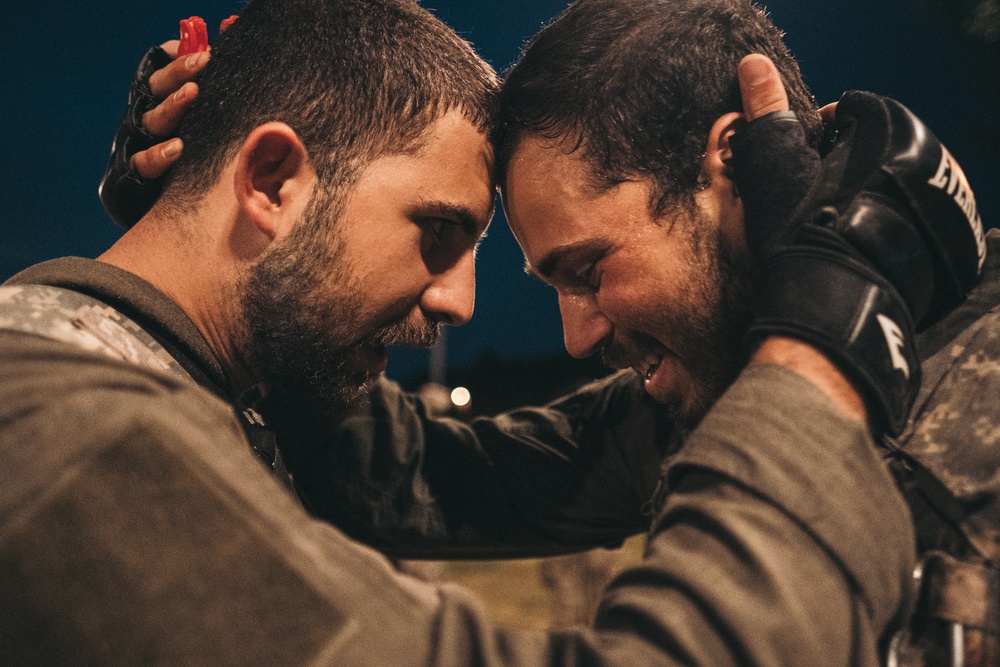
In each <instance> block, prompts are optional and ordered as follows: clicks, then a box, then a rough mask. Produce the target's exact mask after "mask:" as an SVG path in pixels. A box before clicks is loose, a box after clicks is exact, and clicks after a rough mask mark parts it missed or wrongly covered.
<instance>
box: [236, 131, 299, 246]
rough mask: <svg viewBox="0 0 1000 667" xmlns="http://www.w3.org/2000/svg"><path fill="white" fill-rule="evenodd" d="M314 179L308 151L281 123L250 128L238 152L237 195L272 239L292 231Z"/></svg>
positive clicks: (246, 210)
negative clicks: (250, 130) (251, 129)
mask: <svg viewBox="0 0 1000 667" xmlns="http://www.w3.org/2000/svg"><path fill="white" fill-rule="evenodd" d="M315 180H316V172H315V171H314V170H313V168H312V164H311V163H310V161H309V153H308V152H307V151H306V148H305V146H304V145H303V144H302V141H301V140H300V139H299V136H298V135H297V134H296V133H295V130H293V129H292V128H290V127H289V126H288V125H285V124H284V123H278V122H271V123H265V124H264V125H260V126H258V127H256V128H254V129H253V131H252V132H251V133H250V135H249V136H248V137H247V138H246V140H245V141H244V142H243V145H242V146H241V147H240V152H239V155H238V156H237V158H236V173H235V175H234V187H235V193H236V200H237V201H238V202H239V206H240V208H241V209H242V211H243V213H244V214H245V215H246V217H247V218H248V219H249V221H250V222H251V224H253V225H254V226H255V227H256V228H257V230H258V231H259V232H260V233H262V234H264V235H266V236H267V237H268V238H269V239H271V240H274V239H275V238H279V237H282V236H284V235H286V234H287V233H288V232H289V231H291V228H292V226H293V225H294V224H295V221H296V220H298V219H299V216H300V215H301V213H302V211H303V210H305V206H306V204H308V202H309V200H310V198H311V197H312V191H313V186H314V184H315Z"/></svg>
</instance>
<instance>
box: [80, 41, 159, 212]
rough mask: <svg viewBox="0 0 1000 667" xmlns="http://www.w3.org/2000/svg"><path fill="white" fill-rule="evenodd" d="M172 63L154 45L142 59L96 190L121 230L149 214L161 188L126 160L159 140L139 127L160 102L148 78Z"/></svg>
mask: <svg viewBox="0 0 1000 667" xmlns="http://www.w3.org/2000/svg"><path fill="white" fill-rule="evenodd" d="M172 60H173V59H172V58H171V57H170V55H169V54H168V53H167V52H166V51H164V50H163V49H161V48H160V47H158V46H154V47H153V48H151V49H150V50H149V51H147V52H146V55H145V56H143V58H142V62H140V63H139V69H137V70H136V72H135V77H134V78H133V79H132V86H131V88H130V89H129V94H128V107H127V108H126V109H125V116H124V117H123V118H122V120H121V123H119V125H118V132H117V133H116V134H115V140H114V143H113V144H112V145H111V155H110V157H109V158H108V164H107V166H106V167H105V169H104V177H103V178H102V179H101V184H100V186H99V187H98V190H97V192H98V195H99V196H100V198H101V204H103V205H104V210H106V211H107V212H108V215H110V216H111V219H112V220H114V221H115V222H116V223H118V225H120V226H121V227H124V228H125V229H128V228H130V227H131V226H132V225H134V224H135V223H136V222H137V221H138V220H139V219H140V218H141V217H142V216H144V215H145V214H146V213H147V212H148V211H149V209H150V208H151V207H152V205H153V203H154V202H155V201H156V200H157V198H159V196H160V193H161V191H162V189H163V179H161V178H157V179H150V180H146V179H144V178H142V177H140V176H139V175H138V174H136V173H135V172H134V171H132V168H131V166H130V161H131V159H132V156H133V155H135V154H136V153H138V152H139V151H143V150H146V149H147V148H149V147H150V146H153V145H155V144H157V143H159V142H160V141H161V139H160V138H157V137H154V136H152V135H151V134H149V133H148V132H146V130H145V129H144V128H143V126H142V116H143V114H145V113H146V112H147V111H149V110H151V109H153V107H155V106H156V105H157V104H159V102H160V101H161V100H159V99H157V98H155V97H153V93H152V92H151V91H150V89H149V77H150V76H151V75H152V74H153V72H155V71H156V70H158V69H162V68H163V67H166V66H167V65H169V64H170V62H171V61H172Z"/></svg>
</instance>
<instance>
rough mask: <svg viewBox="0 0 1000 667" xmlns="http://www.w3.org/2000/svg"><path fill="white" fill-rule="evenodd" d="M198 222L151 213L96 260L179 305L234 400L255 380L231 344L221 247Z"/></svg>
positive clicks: (232, 291)
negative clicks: (193, 235)
mask: <svg viewBox="0 0 1000 667" xmlns="http://www.w3.org/2000/svg"><path fill="white" fill-rule="evenodd" d="M199 222H200V221H198V220H197V219H195V218H193V217H192V218H187V219H178V218H170V219H165V218H163V217H160V216H158V215H156V213H155V209H154V211H153V212H151V213H150V214H149V215H147V216H146V217H144V218H143V219H142V220H140V221H139V222H137V223H136V225H135V226H134V227H132V229H130V230H129V231H128V232H126V233H125V234H124V235H123V236H122V237H121V238H120V239H119V240H118V242H116V243H115V244H114V245H113V246H111V248H109V249H108V250H107V251H106V252H104V253H103V254H102V255H100V256H99V257H98V258H97V260H98V261H100V262H104V263H106V264H110V265H112V266H116V267H118V268H120V269H123V270H125V271H129V272H131V273H133V274H135V275H137V276H139V277H140V278H142V279H143V280H145V281H146V282H148V283H150V284H151V285H153V286H154V287H156V288H157V289H158V290H160V291H161V292H163V293H164V294H165V295H167V296H168V297H169V298H170V299H172V300H173V301H174V302H175V303H176V304H177V305H178V306H180V308H181V309H182V310H183V311H184V312H185V314H187V316H188V317H189V318H190V319H191V321H192V322H193V323H194V325H195V326H196V327H197V328H198V330H199V331H200V332H201V335H202V337H203V338H204V339H205V342H206V343H207V345H208V346H209V348H210V349H211V350H212V353H213V354H214V355H215V357H216V358H217V359H218V361H219V364H220V365H221V366H222V369H223V371H224V373H225V375H226V379H227V382H228V384H229V387H228V390H229V392H230V394H231V395H232V396H234V397H236V396H239V395H240V394H241V393H242V392H243V391H245V390H246V389H247V388H248V387H250V386H252V385H253V384H254V383H255V382H256V380H254V379H252V375H251V374H250V373H249V371H248V370H247V369H246V367H245V366H244V364H242V363H241V361H240V359H239V356H238V355H237V354H236V352H235V346H234V344H233V342H234V337H235V336H234V332H235V326H236V324H237V322H238V302H239V300H238V298H237V289H236V279H235V271H234V270H233V262H232V261H231V260H230V258H229V257H228V256H224V253H223V252H220V248H225V247H226V246H225V245H224V244H223V243H224V242H222V241H220V239H217V238H213V236H212V234H210V233H208V232H205V231H204V230H205V229H207V227H205V226H203V225H200V224H199ZM182 230H183V231H182ZM188 230H202V231H200V232H194V234H197V236H199V237H201V238H197V239H192V238H191V236H192V234H189V233H187V231H188ZM181 237H183V238H181Z"/></svg>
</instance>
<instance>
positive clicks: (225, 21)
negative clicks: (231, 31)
mask: <svg viewBox="0 0 1000 667" xmlns="http://www.w3.org/2000/svg"><path fill="white" fill-rule="evenodd" d="M238 18H239V15H238V14H233V15H232V16H230V17H229V18H228V19H222V23H220V24H219V32H222V31H223V30H225V29H226V28H228V27H229V26H231V25H232V24H233V22H235V21H236V19H238Z"/></svg>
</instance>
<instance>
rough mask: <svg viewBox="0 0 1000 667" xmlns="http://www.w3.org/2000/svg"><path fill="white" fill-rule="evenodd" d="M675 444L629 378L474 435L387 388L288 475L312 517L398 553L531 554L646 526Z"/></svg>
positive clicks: (597, 542) (610, 540) (495, 421)
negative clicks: (667, 457) (650, 505)
mask: <svg viewBox="0 0 1000 667" xmlns="http://www.w3.org/2000/svg"><path fill="white" fill-rule="evenodd" d="M678 445H679V438H677V437H676V436H675V435H674V434H673V429H672V427H671V424H670V422H669V420H667V419H666V418H665V416H664V415H663V414H662V410H660V408H659V406H657V405H655V404H654V403H652V401H651V400H650V399H649V398H648V397H647V396H645V394H644V392H643V390H642V387H641V384H640V383H639V382H638V381H634V380H632V379H630V378H629V377H627V376H626V375H620V376H617V377H614V378H608V379H606V380H604V381H601V382H599V383H597V384H594V385H591V386H589V387H588V388H585V389H584V390H581V391H580V392H577V393H575V394H573V395H571V396H568V397H565V398H563V399H561V400H559V401H557V402H555V403H553V404H551V405H549V406H545V407H535V408H524V409H520V410H515V411H511V412H508V413H504V414H503V415H499V416H497V417H494V418H489V419H480V420H476V421H475V422H474V423H473V424H471V425H470V424H465V423H462V422H459V421H456V420H451V419H434V418H431V417H428V416H427V415H426V413H425V411H424V409H423V406H422V405H421V403H420V402H419V400H417V399H416V398H415V397H414V396H412V395H409V394H406V393H404V392H402V391H400V390H399V388H398V386H396V385H394V384H393V383H390V382H382V383H380V384H379V386H378V387H377V388H376V390H375V392H374V393H373V394H372V398H371V401H370V402H369V403H367V404H365V405H363V406H361V407H360V409H358V410H357V411H355V412H354V413H353V414H352V415H350V416H349V417H348V418H347V419H346V420H344V421H343V422H342V423H340V424H338V425H337V426H336V428H335V429H334V430H333V431H332V432H331V433H329V434H327V436H326V438H325V439H324V441H323V442H322V443H321V444H320V445H319V446H317V447H316V448H314V449H313V450H312V451H311V453H310V454H309V456H307V457H305V458H304V459H303V460H296V461H292V462H291V466H292V472H293V474H294V475H295V478H296V482H297V485H298V486H299V488H300V489H301V490H302V492H303V494H304V495H305V496H306V498H307V500H308V501H309V503H310V504H311V509H312V510H313V511H314V513H315V514H317V515H318V516H321V517H323V518H325V519H327V520H329V521H331V522H332V523H334V524H335V525H337V526H338V527H341V528H342V529H344V530H346V531H347V532H348V533H349V534H351V535H352V536H354V537H356V538H358V539H361V540H363V541H365V542H366V543H369V544H373V545H376V546H378V547H379V548H380V549H383V550H385V551H386V552H388V553H392V554H394V555H399V556H405V557H435V558H443V557H485V556H490V557H502V556H508V555H510V556H515V555H516V556H527V555H543V554H551V553H564V552H567V551H573V550H581V549H586V548H592V547H594V546H607V545H612V544H616V543H617V542H620V541H621V540H622V539H624V538H625V537H627V536H628V535H631V534H634V533H637V532H641V531H644V530H646V529H647V528H648V525H649V517H648V515H646V514H644V513H643V506H644V505H645V503H646V502H647V501H648V499H649V496H650V494H651V493H652V491H653V489H654V488H655V486H656V483H657V481H658V479H659V472H660V465H661V461H662V459H663V455H664V453H665V451H666V449H667V448H668V447H674V446H678Z"/></svg>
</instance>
